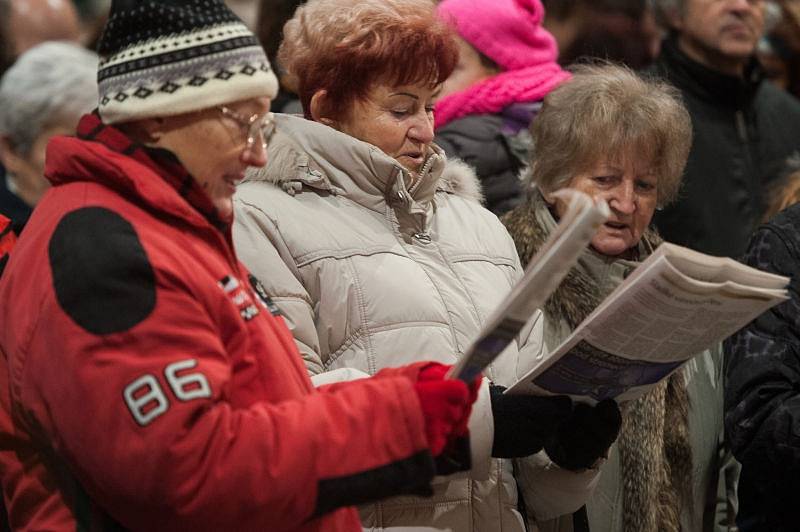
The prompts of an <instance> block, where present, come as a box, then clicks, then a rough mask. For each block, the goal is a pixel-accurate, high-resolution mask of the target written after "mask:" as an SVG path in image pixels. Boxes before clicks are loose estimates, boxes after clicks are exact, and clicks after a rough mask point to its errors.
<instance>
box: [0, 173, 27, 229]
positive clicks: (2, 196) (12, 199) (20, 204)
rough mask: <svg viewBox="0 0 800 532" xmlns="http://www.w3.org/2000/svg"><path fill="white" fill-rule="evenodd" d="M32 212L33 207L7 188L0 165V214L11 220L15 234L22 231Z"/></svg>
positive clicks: (4, 175) (4, 174)
mask: <svg viewBox="0 0 800 532" xmlns="http://www.w3.org/2000/svg"><path fill="white" fill-rule="evenodd" d="M32 212H33V209H31V208H30V207H29V206H28V205H27V204H26V203H25V202H24V201H22V200H21V199H20V198H19V197H18V196H17V195H15V194H14V193H13V192H11V191H10V190H8V187H7V186H6V172H5V168H3V166H2V165H0V214H2V215H3V216H5V217H6V218H8V219H9V220H11V227H12V228H13V230H14V233H15V234H16V235H17V236H19V234H20V233H21V232H22V228H23V227H25V224H26V223H28V218H30V217H31V213H32Z"/></svg>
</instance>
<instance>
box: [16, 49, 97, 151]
mask: <svg viewBox="0 0 800 532" xmlns="http://www.w3.org/2000/svg"><path fill="white" fill-rule="evenodd" d="M96 106H97V55H96V54H94V53H93V52H90V51H89V50H86V49H84V48H81V47H80V46H77V45H75V44H71V43H67V42H60V41H52V42H45V43H42V44H39V45H37V46H34V47H33V48H31V49H30V50H28V51H26V52H25V53H24V54H22V55H21V56H20V57H19V58H18V59H17V61H16V62H15V63H14V64H13V65H12V66H11V68H9V69H8V71H7V72H6V73H5V75H3V78H2V80H0V135H3V136H5V137H6V138H7V139H8V141H9V142H10V143H11V145H12V147H13V148H14V151H16V152H17V153H19V154H20V155H27V154H28V153H30V150H31V147H32V146H33V143H34V142H35V141H36V139H37V137H39V135H40V134H41V133H42V132H43V131H44V130H45V129H47V128H48V127H50V126H52V125H54V124H57V123H58V122H59V121H60V120H64V119H65V118H67V117H71V116H74V115H80V114H83V113H85V112H88V111H91V110H92V109H93V108H94V107H96Z"/></svg>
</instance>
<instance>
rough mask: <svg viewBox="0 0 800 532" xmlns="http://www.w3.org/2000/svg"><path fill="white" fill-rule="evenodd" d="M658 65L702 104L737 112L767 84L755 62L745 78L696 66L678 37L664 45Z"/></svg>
mask: <svg viewBox="0 0 800 532" xmlns="http://www.w3.org/2000/svg"><path fill="white" fill-rule="evenodd" d="M658 64H659V65H660V66H661V67H662V74H664V75H666V77H668V78H669V79H670V80H672V81H674V82H675V85H677V86H678V87H681V88H683V89H686V90H687V91H689V92H691V93H692V94H694V95H695V96H697V97H698V98H700V99H702V100H705V101H708V102H711V103H713V104H715V105H724V106H726V107H730V108H734V109H741V108H743V107H745V106H747V105H748V104H749V103H750V101H751V100H752V99H753V98H754V97H755V94H756V91H757V90H758V88H759V86H760V85H761V83H762V82H763V80H764V71H763V69H762V68H761V67H760V66H759V64H758V61H756V59H755V58H752V59H751V60H750V63H748V65H747V67H746V68H745V75H744V77H743V78H740V77H738V76H730V75H727V74H722V73H720V72H718V71H716V70H712V69H710V68H708V67H706V66H705V65H702V64H700V63H698V62H696V61H695V60H693V59H691V58H690V57H689V56H688V55H686V54H685V53H684V52H683V51H682V50H681V49H680V47H679V46H678V37H677V35H676V34H672V35H671V36H670V37H668V38H667V39H666V40H665V41H664V43H663V47H662V51H661V57H660V58H659V61H658ZM664 68H665V69H666V70H665V71H664Z"/></svg>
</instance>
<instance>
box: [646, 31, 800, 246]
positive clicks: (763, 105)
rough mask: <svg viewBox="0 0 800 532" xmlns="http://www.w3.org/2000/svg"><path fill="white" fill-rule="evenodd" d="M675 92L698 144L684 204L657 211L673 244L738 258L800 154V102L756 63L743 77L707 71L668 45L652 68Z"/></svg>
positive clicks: (671, 43)
mask: <svg viewBox="0 0 800 532" xmlns="http://www.w3.org/2000/svg"><path fill="white" fill-rule="evenodd" d="M647 73H648V74H655V75H657V76H659V77H662V78H664V79H666V80H667V81H669V82H670V83H671V84H673V85H674V86H675V87H676V88H678V89H679V90H680V91H681V93H682V94H683V98H684V103H685V104H686V107H687V108H688V110H689V114H690V115H691V117H692V127H693V130H694V140H693V142H692V149H691V152H690V153H689V161H688V163H687V165H686V171H685V173H684V178H683V186H682V188H681V192H680V196H679V199H678V200H677V201H676V202H675V203H673V204H672V205H670V206H668V207H667V208H666V209H664V210H663V211H660V212H657V213H656V216H655V219H654V221H655V224H656V226H657V227H658V230H659V232H660V234H661V236H662V237H663V238H664V239H665V240H667V241H669V242H675V243H677V244H681V245H684V246H688V247H691V248H694V249H697V250H699V251H702V252H704V253H710V254H713V255H724V256H730V257H736V256H739V255H741V254H742V252H744V250H745V246H746V245H747V241H748V239H749V237H750V235H751V233H752V232H753V230H754V229H755V227H756V224H757V223H758V221H759V220H760V219H761V217H762V215H763V213H764V210H765V208H766V201H767V199H768V198H767V193H768V188H769V185H770V184H772V183H773V182H774V181H775V180H776V179H777V178H779V177H780V174H781V171H782V169H783V167H784V165H785V164H786V159H787V158H788V157H789V156H791V155H792V154H793V153H794V152H795V151H797V150H800V101H798V100H796V99H795V98H794V97H792V96H790V95H789V94H787V93H785V92H783V91H781V90H780V89H778V88H777V87H775V86H774V85H773V84H772V83H770V82H767V81H765V80H764V77H763V74H762V71H761V69H760V67H759V66H758V65H757V64H756V63H755V61H754V62H753V63H752V64H751V66H750V68H748V69H747V73H746V76H745V78H746V79H744V80H743V79H740V78H736V77H731V76H727V75H724V74H720V73H719V72H715V71H712V70H709V69H708V68H706V67H704V66H703V65H700V64H699V63H696V62H694V61H693V60H691V59H689V57H687V56H686V55H685V54H684V53H683V52H682V51H680V50H679V49H678V46H677V43H676V40H675V39H674V38H672V39H668V40H666V41H665V42H664V47H663V49H662V52H661V56H660V57H659V58H658V59H657V60H656V62H655V63H654V64H653V65H652V66H651V67H650V68H649V69H648V70H647Z"/></svg>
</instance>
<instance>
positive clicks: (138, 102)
mask: <svg viewBox="0 0 800 532" xmlns="http://www.w3.org/2000/svg"><path fill="white" fill-rule="evenodd" d="M98 53H99V54H100V58H101V59H100V64H99V67H98V73H97V81H98V90H99V94H100V106H99V112H100V116H101V117H102V119H103V122H105V123H106V124H115V123H120V122H128V121H131V120H139V119H142V118H152V117H156V116H168V115H176V114H181V113H188V112H191V111H198V110H201V109H207V108H209V107H214V106H217V105H222V104H226V103H233V102H236V101H239V100H246V99H250V98H257V97H262V96H266V97H268V98H274V97H275V96H276V94H277V92H278V81H277V79H276V77H275V74H274V73H273V72H272V69H271V68H270V65H269V61H268V60H267V57H266V55H265V54H264V50H263V49H262V48H261V46H260V45H259V43H258V40H257V39H256V37H255V36H254V35H253V33H252V32H251V31H250V30H248V29H247V27H245V25H244V23H243V22H242V21H241V20H240V19H239V18H238V17H236V15H234V14H233V12H231V11H230V10H229V9H228V8H227V7H226V6H225V4H224V3H222V2H221V1H220V0H113V2H112V5H111V14H110V16H109V19H108V23H107V24H106V27H105V29H104V31H103V35H102V36H101V38H100V42H99V44H98Z"/></svg>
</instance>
